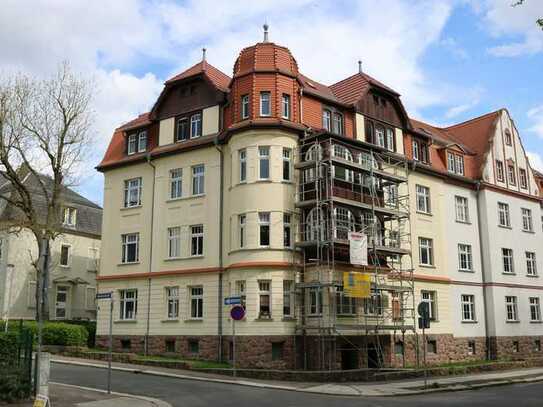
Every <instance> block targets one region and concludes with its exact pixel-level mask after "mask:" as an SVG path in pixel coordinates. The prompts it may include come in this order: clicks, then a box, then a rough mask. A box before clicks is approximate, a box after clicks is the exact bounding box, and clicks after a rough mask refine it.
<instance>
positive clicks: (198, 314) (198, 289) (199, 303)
mask: <svg viewBox="0 0 543 407" xmlns="http://www.w3.org/2000/svg"><path fill="white" fill-rule="evenodd" d="M188 291H189V299H190V317H189V319H194V320H202V319H204V287H203V286H201V285H198V286H190V287H189V290H188Z"/></svg>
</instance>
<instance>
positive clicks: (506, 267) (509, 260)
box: [502, 247, 515, 274]
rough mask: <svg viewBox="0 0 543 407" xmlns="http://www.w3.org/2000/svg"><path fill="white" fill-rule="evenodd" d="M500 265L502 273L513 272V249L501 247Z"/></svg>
mask: <svg viewBox="0 0 543 407" xmlns="http://www.w3.org/2000/svg"><path fill="white" fill-rule="evenodd" d="M502 265H503V270H502V271H503V273H504V274H515V262H514V255H513V249H509V248H507V247H503V248H502Z"/></svg>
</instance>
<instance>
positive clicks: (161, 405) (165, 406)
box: [49, 382, 172, 407]
mask: <svg viewBox="0 0 543 407" xmlns="http://www.w3.org/2000/svg"><path fill="white" fill-rule="evenodd" d="M49 384H52V385H55V386H64V387H70V388H73V389H81V390H86V391H94V392H96V393H103V394H108V393H107V390H102V389H95V388H93V387H84V386H77V385H74V384H65V383H58V382H49ZM109 394H112V395H114V396H119V397H127V398H131V399H137V400H144V401H148V402H149V403H151V404H152V405H154V406H156V407H172V405H171V404H170V403H168V402H166V401H163V400H159V399H155V398H152V397H145V396H138V395H136V394H128V393H118V392H116V391H112V392H111V393H109Z"/></svg>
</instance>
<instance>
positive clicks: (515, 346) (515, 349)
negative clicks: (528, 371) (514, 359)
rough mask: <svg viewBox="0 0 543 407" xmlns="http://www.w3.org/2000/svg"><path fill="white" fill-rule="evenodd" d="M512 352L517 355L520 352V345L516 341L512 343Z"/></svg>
mask: <svg viewBox="0 0 543 407" xmlns="http://www.w3.org/2000/svg"><path fill="white" fill-rule="evenodd" d="M513 352H514V353H519V352H520V345H519V342H518V341H513Z"/></svg>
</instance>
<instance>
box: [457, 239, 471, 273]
mask: <svg viewBox="0 0 543 407" xmlns="http://www.w3.org/2000/svg"><path fill="white" fill-rule="evenodd" d="M463 265H465V266H463ZM458 270H460V271H473V250H472V248H471V245H469V244H465V243H458Z"/></svg>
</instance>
